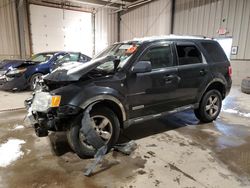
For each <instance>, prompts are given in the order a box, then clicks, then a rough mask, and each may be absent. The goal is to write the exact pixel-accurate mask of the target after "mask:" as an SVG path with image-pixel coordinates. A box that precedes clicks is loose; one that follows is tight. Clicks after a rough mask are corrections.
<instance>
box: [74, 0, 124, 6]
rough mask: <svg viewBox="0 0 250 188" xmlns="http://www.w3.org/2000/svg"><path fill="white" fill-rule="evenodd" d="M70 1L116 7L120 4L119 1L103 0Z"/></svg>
mask: <svg viewBox="0 0 250 188" xmlns="http://www.w3.org/2000/svg"><path fill="white" fill-rule="evenodd" d="M114 1H115V0H114ZM71 2H76V3H83V4H87V5H93V6H105V7H110V8H118V7H120V6H121V4H119V3H109V1H103V0H71Z"/></svg>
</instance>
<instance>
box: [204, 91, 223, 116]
mask: <svg viewBox="0 0 250 188" xmlns="http://www.w3.org/2000/svg"><path fill="white" fill-rule="evenodd" d="M219 107H220V103H219V98H218V96H216V95H211V96H210V97H209V98H208V100H207V104H206V106H205V111H206V113H207V114H208V115H209V116H210V117H214V116H215V115H216V114H217V113H218V111H219Z"/></svg>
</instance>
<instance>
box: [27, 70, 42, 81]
mask: <svg viewBox="0 0 250 188" xmlns="http://www.w3.org/2000/svg"><path fill="white" fill-rule="evenodd" d="M35 74H42V75H44V74H43V73H42V72H35V73H33V74H31V75H30V76H29V79H28V81H29V82H30V79H31V78H32V76H34V75H35Z"/></svg>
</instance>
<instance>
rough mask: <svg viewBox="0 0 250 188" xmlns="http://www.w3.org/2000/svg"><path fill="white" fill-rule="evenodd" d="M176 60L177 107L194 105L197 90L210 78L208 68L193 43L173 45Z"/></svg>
mask: <svg viewBox="0 0 250 188" xmlns="http://www.w3.org/2000/svg"><path fill="white" fill-rule="evenodd" d="M175 47H176V55H177V59H178V76H179V78H180V82H179V86H178V89H177V92H176V95H177V96H178V100H176V102H177V103H178V106H184V105H189V104H194V103H196V98H197V96H198V93H199V92H200V91H199V89H200V88H201V87H202V85H204V84H206V82H207V80H208V77H210V76H211V75H210V73H209V66H208V64H207V62H206V60H205V58H204V56H203V54H202V53H201V51H200V50H199V48H198V46H197V45H196V44H195V43H193V42H177V43H175Z"/></svg>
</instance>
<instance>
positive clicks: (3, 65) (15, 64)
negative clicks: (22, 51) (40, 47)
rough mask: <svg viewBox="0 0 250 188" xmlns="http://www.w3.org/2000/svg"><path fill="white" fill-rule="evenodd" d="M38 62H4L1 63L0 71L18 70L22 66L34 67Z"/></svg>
mask: <svg viewBox="0 0 250 188" xmlns="http://www.w3.org/2000/svg"><path fill="white" fill-rule="evenodd" d="M34 63H36V62H32V61H26V60H3V61H1V62H0V69H1V70H8V69H10V68H17V67H20V66H21V65H23V64H25V65H27V64H28V65H33V64H34Z"/></svg>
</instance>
